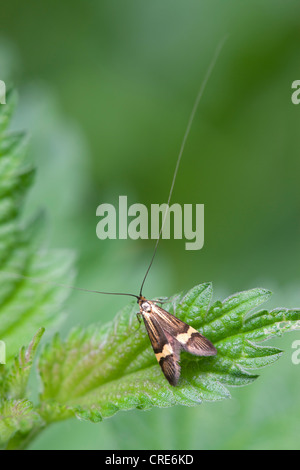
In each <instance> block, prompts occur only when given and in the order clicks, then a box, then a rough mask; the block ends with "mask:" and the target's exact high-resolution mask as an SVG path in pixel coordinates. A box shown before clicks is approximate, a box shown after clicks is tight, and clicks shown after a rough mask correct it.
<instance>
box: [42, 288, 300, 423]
mask: <svg viewBox="0 0 300 470" xmlns="http://www.w3.org/2000/svg"><path fill="white" fill-rule="evenodd" d="M270 294H271V293H270V292H269V291H267V290H265V289H252V290H249V291H246V292H240V293H238V294H235V295H233V296H231V297H229V298H228V299H226V300H225V301H224V302H215V303H214V304H212V305H211V299H212V286H211V285H210V284H201V285H199V286H196V287H194V288H193V289H191V290H190V291H189V292H188V293H187V294H186V295H184V296H182V295H180V296H175V297H174V298H173V299H172V300H171V302H170V304H169V305H167V306H166V307H165V308H166V309H167V310H169V311H172V310H173V308H175V309H176V312H175V313H176V315H177V316H178V317H179V318H181V319H183V320H184V321H188V323H189V324H190V325H192V326H193V327H194V328H197V329H198V330H199V331H200V332H201V333H203V334H204V335H205V336H206V337H207V338H209V339H210V340H211V341H213V343H214V344H215V346H216V347H217V350H218V354H217V356H215V357H208V358H200V357H195V356H192V355H190V354H187V353H182V355H181V364H182V373H181V379H180V382H179V385H178V386H177V387H172V386H171V385H169V384H168V382H167V381H166V379H165V378H164V376H163V374H162V372H161V370H160V367H159V365H158V363H157V361H156V358H155V356H154V354H153V351H152V348H151V345H150V341H149V338H148V336H147V333H146V331H145V328H144V326H143V325H141V326H139V325H138V323H137V320H136V311H137V306H136V303H135V304H133V305H130V306H128V307H126V308H125V309H124V310H122V312H121V313H120V314H119V315H118V316H117V317H116V319H115V321H114V322H112V323H111V324H108V325H105V326H102V327H99V328H97V327H95V326H93V327H91V328H89V329H87V330H85V331H82V330H80V329H76V330H74V331H73V332H72V333H71V334H70V336H69V338H68V339H67V340H66V341H61V340H60V338H59V336H58V335H57V336H56V337H55V338H54V339H53V342H52V344H50V345H48V346H47V347H46V348H45V350H44V351H43V353H42V355H41V357H40V361H39V371H40V376H41V380H42V384H43V392H42V394H41V397H40V398H41V409H40V413H41V415H42V416H43V418H44V419H45V420H46V421H48V422H51V421H54V420H57V419H64V418H67V417H69V416H72V415H76V416H77V417H78V418H80V419H88V420H90V421H93V422H97V421H100V420H101V419H103V418H107V417H109V416H112V415H113V414H115V413H116V412H117V411H118V410H129V409H133V408H137V409H149V408H151V407H153V406H157V407H169V406H173V405H178V404H181V405H186V406H194V405H197V404H199V403H201V402H203V401H216V400H220V399H223V398H227V397H229V396H230V393H229V391H228V389H227V386H241V385H247V384H250V383H252V382H253V381H254V380H255V379H256V378H257V375H255V374H252V373H251V370H252V369H257V368H260V367H263V366H266V365H269V364H271V363H272V362H274V361H276V360H277V359H278V358H279V357H280V355H281V354H282V351H280V350H279V349H277V348H273V347H269V346H262V345H260V344H257V343H256V341H264V340H267V339H269V338H271V337H272V336H274V335H275V334H279V332H280V333H282V332H285V331H290V330H292V329H296V328H299V327H300V310H299V309H296V310H287V309H280V310H278V309H276V310H273V311H271V312H266V311H260V312H256V313H253V314H251V311H252V310H253V309H254V308H256V307H258V306H259V305H261V304H262V303H263V302H265V301H266V300H267V299H268V298H269V297H270ZM210 305H211V306H210Z"/></svg>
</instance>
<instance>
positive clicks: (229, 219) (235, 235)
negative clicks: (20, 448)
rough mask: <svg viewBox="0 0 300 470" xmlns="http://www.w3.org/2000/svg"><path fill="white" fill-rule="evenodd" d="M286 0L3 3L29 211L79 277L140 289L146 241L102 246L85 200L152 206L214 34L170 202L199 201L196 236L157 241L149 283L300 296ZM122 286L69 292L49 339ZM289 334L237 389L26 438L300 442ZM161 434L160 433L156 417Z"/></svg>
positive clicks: (153, 287) (298, 117) (0, 37)
mask: <svg viewBox="0 0 300 470" xmlns="http://www.w3.org/2000/svg"><path fill="white" fill-rule="evenodd" d="M299 13H300V5H299V2H298V1H296V0H295V1H285V2H282V1H275V2H274V0H266V1H264V2H261V1H256V0H252V1H243V2H240V1H239V0H232V1H227V2H224V1H222V0H216V1H214V0H207V1H203V0H197V1H194V0H185V1H184V2H183V1H178V0H163V1H161V0H160V1H158V0H152V1H151V2H150V1H145V0H144V1H143V0H127V1H125V2H124V1H123V2H122V1H115V0H105V1H101V2H99V1H83V0H80V1H79V0H73V2H61V1H58V0H51V2H50V1H48V0H46V1H43V2H35V1H32V0H28V1H26V2H23V1H19V0H11V1H10V2H6V5H5V6H2V8H1V15H0V26H1V30H0V75H1V76H0V79H2V80H6V81H7V82H9V83H13V84H14V85H15V86H16V87H17V89H18V90H19V95H20V101H19V108H18V111H17V115H16V116H15V119H14V127H15V128H16V129H25V130H26V131H28V132H29V134H30V139H31V140H30V158H31V159H32V160H33V161H34V162H35V164H36V166H37V167H38V174H37V179H36V184H35V186H34V188H33V190H32V191H31V193H30V197H29V198H28V200H27V206H26V216H27V217H28V216H30V215H32V214H33V213H34V212H35V211H37V210H40V209H45V211H46V214H47V227H46V229H45V238H46V244H47V246H49V247H60V248H69V249H70V250H74V251H75V252H76V253H77V254H78V262H77V269H78V277H77V281H76V282H77V284H76V285H78V286H80V287H85V288H89V289H100V290H114V291H125V292H126V291H127V292H138V290H139V287H140V283H141V280H142V278H143V275H144V273H145V270H146V267H147V264H148V263H149V260H150V257H151V254H152V250H153V245H154V243H153V240H152V241H151V240H148V241H147V240H146V241H145V240H140V241H131V240H122V241H117V240H112V241H109V240H107V241H100V240H98V239H97V237H96V224H97V218H96V215H95V214H96V208H97V206H98V205H99V204H101V203H103V202H109V203H115V202H116V201H117V200H118V197H119V195H127V196H128V202H129V204H133V203H135V202H139V203H142V204H145V205H147V207H150V205H151V204H152V203H162V202H166V200H167V197H168V192H169V189H170V184H171V179H172V174H173V171H174V167H175V163H176V158H177V154H178V151H179V147H180V144H181V140H182V137H183V134H184V131H185V127H186V124H187V120H188V117H189V114H190V111H191V108H192V105H193V102H194V99H195V96H196V93H197V91H198V88H199V85H200V83H201V80H202V79H203V77H204V74H205V72H206V69H207V67H208V64H209V62H210V60H211V58H212V56H213V54H214V50H215V48H216V46H217V44H218V42H219V41H220V40H221V39H222V38H223V37H224V36H225V35H226V34H229V38H228V40H227V42H226V45H225V47H224V49H223V51H222V54H221V57H220V58H219V60H218V63H217V65H216V68H215V69H214V72H213V75H212V77H211V79H210V81H209V84H208V87H207V89H206V91H205V95H204V97H203V100H202V103H201V106H200V109H199V110H198V112H197V116H196V119H195V121H194V124H193V127H192V131H191V134H190V137H189V140H188V142H187V145H186V149H185V153H184V156H183V160H182V163H181V165H180V170H179V174H178V179H177V181H176V186H175V190H174V195H173V199H172V202H178V203H181V204H184V203H194V204H196V203H204V204H205V245H204V248H203V249H202V250H200V251H186V250H185V246H184V240H181V241H180V240H175V241H173V240H170V241H169V240H163V241H162V242H161V244H160V246H159V250H158V253H157V257H156V259H155V263H154V265H153V268H152V270H151V272H150V275H149V278H148V280H147V283H146V285H145V294H146V295H147V296H149V297H151V296H168V295H172V294H174V293H175V292H178V291H182V290H185V289H188V288H190V287H192V286H194V285H196V284H197V283H200V282H203V281H212V282H213V285H214V291H215V299H216V298H217V297H218V298H220V299H222V298H223V297H225V296H227V295H230V294H233V293H234V292H236V291H239V290H246V289H250V288H252V287H257V286H262V287H266V288H269V289H271V290H273V291H274V296H273V299H272V301H271V302H269V305H268V307H272V306H286V307H295V306H298V307H299V306H300V292H299V287H298V286H299V281H300V275H299V262H300V249H299V248H300V194H299V174H300V158H299V155H300V154H299V152H300V140H299V123H300V105H299V106H295V105H293V104H292V103H291V84H292V82H293V81H294V80H297V79H298V80H299V79H300V61H299V50H300V30H299ZM124 299H125V298H118V297H115V298H114V297H108V296H95V295H92V294H83V293H78V292H75V293H72V296H71V297H70V300H69V302H68V304H67V305H66V309H67V311H68V318H67V320H66V322H65V323H64V326H63V329H62V334H63V335H65V334H67V332H68V331H69V330H70V329H71V328H72V327H73V326H74V325H78V324H82V325H88V324H90V323H92V322H95V321H103V322H104V321H108V320H110V319H111V318H113V316H114V315H115V313H116V312H117V310H118V309H119V308H121V307H122V306H123V305H124V304H125V303H126V302H127V301H126V300H124ZM295 339H299V333H296V332H295V333H293V334H291V335H289V336H288V337H285V338H282V339H276V340H274V341H272V344H273V345H276V346H278V347H280V348H283V349H285V351H286V354H285V355H284V356H283V358H281V360H280V361H279V362H278V363H276V364H275V365H274V366H272V367H271V368H268V369H265V370H262V371H261V377H260V378H259V379H258V381H257V382H255V383H254V384H253V385H251V386H249V387H247V388H242V389H231V391H232V395H233V398H232V400H227V401H224V402H220V403H212V404H204V405H201V406H199V407H197V408H191V409H189V408H173V409H156V410H152V411H150V412H141V411H136V412H128V413H119V414H117V415H116V416H114V417H113V418H111V419H109V420H106V421H104V422H102V423H100V424H98V425H94V424H90V423H83V422H78V421H76V420H75V419H74V420H72V421H67V422H64V423H58V424H55V425H52V427H50V428H49V429H47V430H46V431H45V432H44V433H43V434H41V435H40V436H39V437H38V438H37V440H36V441H35V442H34V443H33V444H32V445H31V448H32V449H87V448H89V449H140V448H144V449H192V448H199V449H214V448H220V449H221V448H223V449H224V448H225V449H230V448H239V449H254V448H270V449H276V448H284V449H288V448H299V447H300V446H299V431H300V403H299V391H300V365H298V366H296V365H294V364H292V361H291V354H292V352H293V349H292V347H291V345H292V342H293V341H294V340H295ZM162 428H163V429H164V434H163V437H162V434H161V429H162Z"/></svg>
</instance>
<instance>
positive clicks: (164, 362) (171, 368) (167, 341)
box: [143, 314, 181, 386]
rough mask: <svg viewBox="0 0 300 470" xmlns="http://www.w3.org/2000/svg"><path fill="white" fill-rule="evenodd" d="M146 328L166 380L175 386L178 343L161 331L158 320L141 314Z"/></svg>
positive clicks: (178, 368) (176, 380) (178, 374)
mask: <svg viewBox="0 0 300 470" xmlns="http://www.w3.org/2000/svg"><path fill="white" fill-rule="evenodd" d="M143 319H144V323H145V326H146V330H147V333H148V336H149V339H150V342H151V345H152V348H153V351H154V353H155V356H156V359H157V360H158V363H159V365H160V367H161V369H162V371H163V373H164V376H165V377H166V379H167V380H168V382H169V383H170V384H171V385H173V386H175V385H177V383H178V380H179V377H180V369H181V368H180V365H179V359H180V349H181V346H180V343H178V341H176V340H175V338H173V337H172V336H171V335H169V334H168V333H167V332H165V331H163V329H162V328H161V325H160V323H159V322H157V319H156V318H155V317H152V315H151V314H150V315H147V314H144V315H143Z"/></svg>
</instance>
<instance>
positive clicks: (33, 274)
mask: <svg viewBox="0 0 300 470" xmlns="http://www.w3.org/2000/svg"><path fill="white" fill-rule="evenodd" d="M15 102H16V96H15V94H14V92H11V93H8V97H7V104H6V105H3V106H1V107H0V340H1V341H4V342H5V345H6V361H7V362H10V361H11V360H12V359H13V357H14V356H15V355H16V354H17V352H18V350H19V348H20V346H21V345H22V344H24V343H25V344H26V343H27V342H29V341H30V339H31V338H32V336H33V334H34V332H35V331H37V329H38V328H40V327H41V326H44V327H46V326H49V325H53V324H54V323H57V322H58V320H62V312H61V308H62V304H63V302H64V300H65V299H66V297H67V296H68V295H69V292H68V290H67V289H64V288H61V287H58V286H54V285H53V284H51V281H54V282H56V283H59V282H63V283H72V282H73V279H74V270H73V256H72V255H71V254H70V253H69V252H67V251H47V250H44V249H41V242H40V240H39V237H38V234H39V233H40V225H41V220H40V219H35V220H33V221H32V220H31V221H29V222H28V223H26V224H24V223H23V221H22V220H21V215H22V207H23V202H24V198H25V196H26V194H27V191H28V189H29V188H30V186H31V184H32V181H33V177H34V173H35V171H34V168H33V167H32V166H31V165H29V164H28V163H27V162H26V158H27V142H26V136H25V135H24V134H22V133H11V132H8V131H7V128H8V126H9V121H10V118H11V115H12V112H13V110H14V107H15ZM22 276H23V277H22ZM25 277H29V278H37V279H41V280H42V281H45V282H40V283H39V282H34V281H32V280H30V279H25ZM47 281H50V283H47Z"/></svg>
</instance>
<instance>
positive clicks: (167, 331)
mask: <svg viewBox="0 0 300 470" xmlns="http://www.w3.org/2000/svg"><path fill="white" fill-rule="evenodd" d="M224 42H225V38H224V39H223V40H222V41H221V42H220V44H219V45H218V47H217V49H216V51H215V54H214V57H213V59H212V61H211V63H210V65H209V68H208V70H207V72H206V75H205V77H204V80H203V83H202V85H201V87H200V90H199V92H198V95H197V97H196V100H195V103H194V106H193V109H192V112H191V115H190V118H189V121H188V124H187V128H186V131H185V134H184V137H183V140H182V143H181V147H180V151H179V154H178V157H177V162H176V166H175V170H174V174H173V180H172V184H171V188H170V192H169V197H168V202H167V208H168V209H169V207H170V200H171V197H172V193H173V189H174V184H175V180H176V176H177V173H178V168H179V164H180V161H181V157H182V154H183V150H184V147H185V143H186V140H187V137H188V135H189V133H190V130H191V126H192V123H193V120H194V117H195V114H196V111H197V108H198V105H199V102H200V100H201V97H202V95H203V92H204V89H205V87H206V84H207V82H208V79H209V77H210V75H211V73H212V70H213V68H214V66H215V63H216V61H217V58H218V56H219V54H220V51H221V49H222V47H223V44H224ZM167 215H168V210H166V212H165V214H164V218H163V221H162V225H161V228H160V232H159V236H158V238H157V240H156V244H155V247H154V251H153V255H152V258H151V261H150V263H149V266H148V268H147V271H146V274H145V276H144V278H143V281H142V284H141V288H140V293H139V295H135V294H128V293H123V292H102V291H95V290H89V289H82V288H79V287H74V286H68V285H65V284H60V283H55V282H51V281H42V280H38V279H36V278H32V277H29V276H22V275H19V274H12V273H6V274H9V275H13V276H15V277H18V278H23V279H29V280H32V281H35V282H42V283H43V282H47V283H48V282H49V283H50V284H53V285H57V286H62V287H66V288H69V289H74V290H78V291H83V292H93V293H96V294H106V295H124V296H125V295H126V296H130V297H135V298H136V299H137V302H138V305H139V309H140V311H139V312H138V313H137V317H138V319H139V321H140V318H139V317H140V316H142V318H143V321H144V324H145V327H146V330H147V333H148V336H149V339H150V342H151V345H152V348H153V351H154V353H155V356H156V359H157V361H158V363H159V365H160V367H161V369H162V372H163V374H164V376H165V378H166V379H167V380H168V382H169V383H170V384H171V385H172V386H176V385H177V384H178V381H179V378H180V370H181V368H180V352H181V351H182V350H184V351H187V352H189V353H190V354H193V355H195V356H215V355H216V354H217V350H216V348H215V347H214V345H213V344H212V343H211V342H210V341H209V340H208V339H207V338H205V337H204V336H203V335H201V334H200V333H199V332H198V331H197V330H195V329H194V328H193V327H191V326H190V325H188V324H187V323H184V322H183V321H182V320H179V318H177V317H176V316H175V315H173V314H171V313H169V312H167V311H166V310H164V309H163V308H161V307H159V306H158V305H157V303H159V302H157V301H152V300H147V299H146V298H145V297H144V296H143V287H144V284H145V281H146V278H147V276H148V274H149V271H150V269H151V266H152V263H153V260H154V257H155V255H156V251H157V247H158V244H159V241H160V239H161V235H162V231H163V228H164V224H165V221H166V217H167ZM1 272H2V273H5V271H1Z"/></svg>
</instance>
